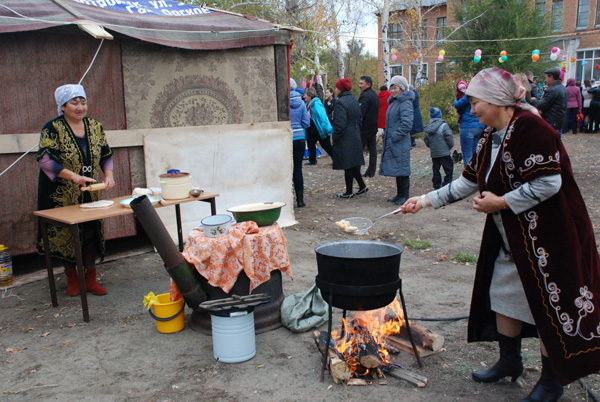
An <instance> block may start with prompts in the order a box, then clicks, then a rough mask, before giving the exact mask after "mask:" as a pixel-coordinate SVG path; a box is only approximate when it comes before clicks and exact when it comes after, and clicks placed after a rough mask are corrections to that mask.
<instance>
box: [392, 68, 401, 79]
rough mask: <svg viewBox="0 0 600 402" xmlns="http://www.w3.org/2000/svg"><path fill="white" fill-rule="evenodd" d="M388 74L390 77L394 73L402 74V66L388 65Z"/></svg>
mask: <svg viewBox="0 0 600 402" xmlns="http://www.w3.org/2000/svg"><path fill="white" fill-rule="evenodd" d="M390 75H391V76H392V77H393V76H394V75H402V66H391V67H390Z"/></svg>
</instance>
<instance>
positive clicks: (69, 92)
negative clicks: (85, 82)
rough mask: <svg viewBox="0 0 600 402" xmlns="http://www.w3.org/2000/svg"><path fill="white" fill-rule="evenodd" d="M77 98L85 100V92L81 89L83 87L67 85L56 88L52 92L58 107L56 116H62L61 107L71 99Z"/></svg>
mask: <svg viewBox="0 0 600 402" xmlns="http://www.w3.org/2000/svg"><path fill="white" fill-rule="evenodd" d="M79 97H81V98H84V99H86V100H87V97H86V96H85V90H84V89H83V86H81V85H79V84H67V85H63V86H61V87H58V88H56V91H54V99H56V105H57V106H58V115H59V116H62V115H63V114H64V113H63V111H62V110H61V109H60V107H61V106H62V105H64V104H65V103H67V102H68V101H70V100H71V99H73V98H79Z"/></svg>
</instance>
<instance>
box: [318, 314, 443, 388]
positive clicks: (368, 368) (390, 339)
mask: <svg viewBox="0 0 600 402" xmlns="http://www.w3.org/2000/svg"><path fill="white" fill-rule="evenodd" d="M391 319H398V318H396V317H392V318H391ZM366 325H367V324H366V323H364V322H363V321H361V320H360V319H353V320H352V321H350V323H349V327H347V328H350V330H347V332H346V334H344V335H343V339H334V336H335V335H337V333H334V336H332V339H331V342H330V345H329V350H328V352H327V353H328V356H327V367H328V369H329V374H330V375H331V377H332V378H333V381H334V382H335V383H336V384H339V383H342V382H344V383H346V384H348V385H367V384H369V383H370V382H371V381H372V380H375V379H382V378H385V376H386V375H389V376H391V377H395V378H400V379H403V380H406V381H408V382H409V383H411V384H413V385H415V386H417V387H424V386H425V385H426V384H427V378H426V377H424V376H422V375H420V374H418V373H414V372H412V371H409V370H407V369H405V368H404V367H402V366H400V365H398V364H394V363H391V362H390V361H389V359H386V358H385V357H384V356H382V355H381V352H380V347H383V349H384V350H385V351H387V353H389V354H395V353H398V352H400V350H404V351H407V352H409V353H414V350H413V349H412V346H411V343H410V341H409V340H408V339H407V338H408V334H407V333H406V326H405V325H403V326H401V327H400V328H401V329H400V332H399V333H397V334H390V335H386V336H385V337H383V339H380V340H379V341H377V340H376V339H374V338H373V336H372V335H371V334H370V333H369V331H368V329H367V328H366ZM410 328H411V333H412V335H413V339H414V341H415V344H416V346H417V352H418V353H419V356H421V357H424V356H428V355H431V354H433V353H435V352H439V351H440V350H441V349H442V347H443V345H444V338H443V336H441V335H440V334H437V333H434V332H433V331H431V330H429V329H426V328H423V327H421V326H420V325H418V324H416V323H414V322H412V321H410ZM338 336H339V335H338ZM313 338H314V340H315V343H316V345H317V348H318V349H319V351H320V352H321V353H322V354H323V355H324V354H325V351H326V349H327V348H326V345H327V332H326V331H315V332H313ZM342 342H350V345H351V347H350V348H348V349H347V350H346V351H344V353H340V352H339V351H338V348H337V345H338V344H339V343H342ZM386 360H387V361H386Z"/></svg>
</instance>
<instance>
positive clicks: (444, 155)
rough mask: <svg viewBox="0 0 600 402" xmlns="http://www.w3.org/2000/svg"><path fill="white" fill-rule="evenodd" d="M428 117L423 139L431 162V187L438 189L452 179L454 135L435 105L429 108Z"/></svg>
mask: <svg viewBox="0 0 600 402" xmlns="http://www.w3.org/2000/svg"><path fill="white" fill-rule="evenodd" d="M429 117H431V119H430V120H429V122H428V123H427V125H425V130H424V132H425V134H424V136H423V140H424V141H425V145H427V147H428V148H429V149H430V152H431V162H432V164H433V179H432V181H433V188H434V189H438V188H440V187H443V186H445V185H446V184H448V183H450V182H451V181H452V173H453V171H454V163H453V162H452V157H451V156H450V151H451V150H452V147H453V146H454V136H453V134H452V129H451V128H450V126H449V125H448V123H446V121H445V120H444V119H442V111H441V110H440V109H438V108H436V107H430V108H429ZM440 166H441V167H443V168H444V173H445V174H446V175H445V176H444V181H443V182H442V175H441V174H440Z"/></svg>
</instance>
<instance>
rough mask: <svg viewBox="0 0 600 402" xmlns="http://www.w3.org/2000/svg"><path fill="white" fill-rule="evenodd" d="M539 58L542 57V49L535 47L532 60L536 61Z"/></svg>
mask: <svg viewBox="0 0 600 402" xmlns="http://www.w3.org/2000/svg"><path fill="white" fill-rule="evenodd" d="M539 59H540V51H539V50H538V49H535V50H534V51H533V52H531V61H533V62H534V63H535V62H536V61H538V60H539Z"/></svg>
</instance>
